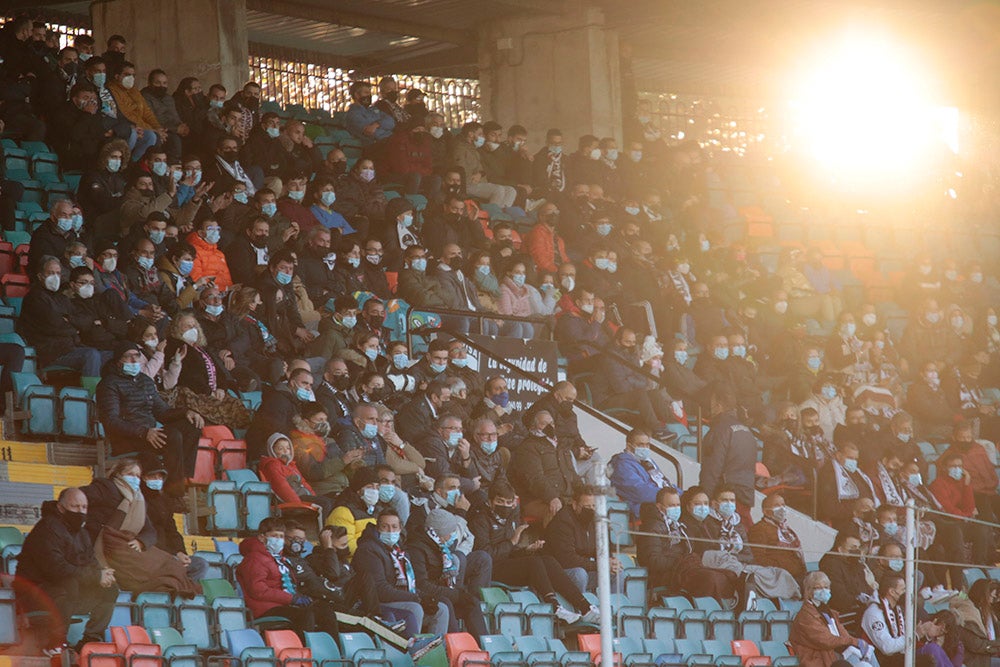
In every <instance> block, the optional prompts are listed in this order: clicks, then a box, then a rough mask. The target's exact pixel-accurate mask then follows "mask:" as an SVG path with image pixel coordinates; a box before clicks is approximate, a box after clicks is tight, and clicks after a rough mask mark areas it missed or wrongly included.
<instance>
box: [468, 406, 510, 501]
mask: <svg viewBox="0 0 1000 667" xmlns="http://www.w3.org/2000/svg"><path fill="white" fill-rule="evenodd" d="M499 439H500V434H499V432H498V430H497V425H496V424H495V423H493V420H492V419H489V418H487V417H480V418H479V419H477V420H475V421H474V422H473V423H472V446H471V447H470V448H469V461H468V462H467V463H463V462H461V461H459V462H458V463H457V464H456V465H455V470H456V471H457V472H458V474H460V475H461V476H462V477H465V478H467V479H471V480H479V489H478V491H477V494H476V495H478V496H480V499H481V500H482V501H483V502H485V501H486V500H487V497H486V495H485V494H487V493H489V489H490V487H491V486H492V485H493V484H495V483H496V482H506V481H507V466H508V464H510V451H509V450H508V449H507V448H506V447H500V446H498V443H499Z"/></svg>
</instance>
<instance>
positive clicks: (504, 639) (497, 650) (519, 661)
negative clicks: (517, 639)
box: [479, 635, 527, 666]
mask: <svg viewBox="0 0 1000 667" xmlns="http://www.w3.org/2000/svg"><path fill="white" fill-rule="evenodd" d="M479 645H480V646H482V647H483V650H484V651H486V652H487V653H489V654H490V664H491V665H495V666H499V665H524V664H527V662H526V661H525V659H524V656H523V655H521V652H520V651H518V650H516V649H515V648H514V644H513V643H512V642H511V639H510V637H508V636H507V635H483V636H482V637H481V638H480V641H479Z"/></svg>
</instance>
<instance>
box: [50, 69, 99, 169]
mask: <svg viewBox="0 0 1000 667" xmlns="http://www.w3.org/2000/svg"><path fill="white" fill-rule="evenodd" d="M99 111H100V103H99V102H98V98H97V91H96V90H95V89H94V88H93V86H91V85H90V83H89V82H85V81H80V82H79V83H77V84H75V85H74V86H73V87H72V88H70V91H69V99H68V100H65V101H63V102H62V103H61V104H60V105H59V106H58V107H56V109H55V110H54V111H53V112H52V114H51V119H52V125H51V127H50V128H49V132H48V134H47V136H46V141H47V142H48V143H49V144H50V145H51V146H52V148H53V150H55V151H56V152H57V153H58V154H59V162H60V164H61V166H62V167H63V168H64V169H85V168H89V167H91V166H92V165H93V163H94V162H95V161H96V160H97V154H98V152H99V151H100V149H101V145H102V144H103V143H104V142H105V141H107V139H108V134H107V132H110V130H107V129H106V128H105V127H104V124H103V122H102V116H101V114H100V113H99Z"/></svg>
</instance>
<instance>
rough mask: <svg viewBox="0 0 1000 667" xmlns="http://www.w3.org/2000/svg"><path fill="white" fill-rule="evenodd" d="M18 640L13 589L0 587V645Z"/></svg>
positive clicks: (15, 642)
mask: <svg viewBox="0 0 1000 667" xmlns="http://www.w3.org/2000/svg"><path fill="white" fill-rule="evenodd" d="M18 641H19V636H18V631H17V607H16V604H15V600H14V591H13V590H12V589H9V588H0V645H11V644H17V643H18Z"/></svg>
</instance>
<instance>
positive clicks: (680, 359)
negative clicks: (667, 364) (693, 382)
mask: <svg viewBox="0 0 1000 667" xmlns="http://www.w3.org/2000/svg"><path fill="white" fill-rule="evenodd" d="M674 360H675V361H676V362H677V363H679V364H680V365H681V366H683V365H684V364H686V363H687V360H688V353H687V350H674Z"/></svg>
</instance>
